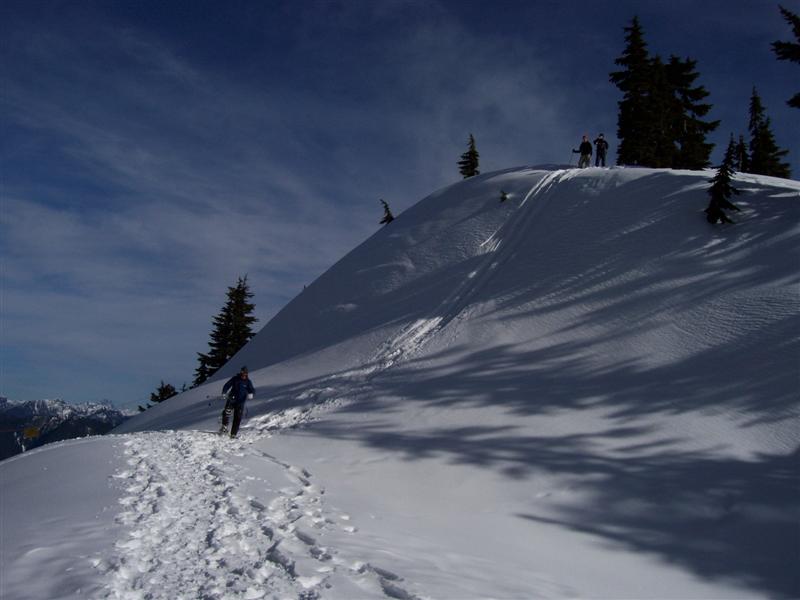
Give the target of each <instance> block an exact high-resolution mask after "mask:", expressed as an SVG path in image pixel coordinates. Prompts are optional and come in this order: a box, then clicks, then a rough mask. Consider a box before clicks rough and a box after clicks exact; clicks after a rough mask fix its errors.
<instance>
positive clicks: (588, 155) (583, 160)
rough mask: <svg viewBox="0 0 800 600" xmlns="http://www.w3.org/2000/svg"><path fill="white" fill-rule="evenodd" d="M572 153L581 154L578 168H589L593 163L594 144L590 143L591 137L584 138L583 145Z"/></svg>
mask: <svg viewBox="0 0 800 600" xmlns="http://www.w3.org/2000/svg"><path fill="white" fill-rule="evenodd" d="M572 152H573V153H575V154H578V153H580V155H581V157H580V158H579V159H578V168H579V169H583V168H586V167H588V166H589V165H590V164H591V163H592V144H591V142H590V141H589V136H588V135H585V136H583V140H582V141H581V145H580V146H578V149H577V150H575V149H574V148H573V149H572Z"/></svg>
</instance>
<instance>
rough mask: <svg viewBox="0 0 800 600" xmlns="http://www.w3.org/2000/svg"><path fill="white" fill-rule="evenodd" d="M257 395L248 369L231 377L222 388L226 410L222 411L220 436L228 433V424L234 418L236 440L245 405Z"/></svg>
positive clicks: (233, 428)
mask: <svg viewBox="0 0 800 600" xmlns="http://www.w3.org/2000/svg"><path fill="white" fill-rule="evenodd" d="M255 393H256V390H255V388H254V387H253V382H252V381H250V379H249V378H248V375H247V367H242V368H241V370H240V371H239V373H237V374H236V375H234V376H233V377H231V378H230V379H229V380H228V382H227V383H226V384H225V385H224V386H222V398H223V399H224V400H225V408H224V409H223V411H222V427H220V428H219V433H220V435H224V434H226V433H228V422H229V421H230V420H231V415H232V416H233V423H231V437H232V438H235V437H236V434H237V433H238V432H239V423H241V421H242V413H243V412H244V403H245V402H246V401H247V400H251V399H252V398H253V395H254V394H255Z"/></svg>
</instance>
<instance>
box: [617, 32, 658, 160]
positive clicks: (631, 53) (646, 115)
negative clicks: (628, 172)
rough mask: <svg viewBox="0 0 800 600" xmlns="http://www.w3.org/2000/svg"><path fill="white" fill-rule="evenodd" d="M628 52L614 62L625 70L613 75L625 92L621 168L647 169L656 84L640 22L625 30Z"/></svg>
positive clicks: (619, 131) (619, 126)
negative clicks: (652, 90) (651, 105)
mask: <svg viewBox="0 0 800 600" xmlns="http://www.w3.org/2000/svg"><path fill="white" fill-rule="evenodd" d="M624 31H625V34H626V35H625V42H626V46H625V50H624V51H623V53H622V56H620V57H619V58H617V59H616V60H615V61H614V62H615V64H616V65H617V66H619V67H621V69H620V70H619V71H614V72H612V73H611V74H610V75H609V78H610V79H611V82H612V83H613V84H614V85H616V86H617V87H618V88H619V90H620V91H621V92H622V95H623V96H622V100H620V101H619V102H618V106H619V113H618V116H617V137H618V138H619V140H620V143H619V146H618V147H617V164H620V165H643V164H646V163H647V162H648V160H649V157H648V156H647V152H648V147H647V143H648V142H647V140H648V138H649V137H650V136H649V135H648V133H649V129H650V127H651V121H650V118H651V114H650V111H649V108H648V104H649V98H650V85H651V81H652V61H651V59H650V55H649V52H648V50H647V44H646V43H645V41H644V34H643V32H642V27H641V25H640V24H639V18H638V17H633V21H632V22H631V25H630V26H628V27H625V28H624Z"/></svg>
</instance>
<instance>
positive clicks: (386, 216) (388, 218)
mask: <svg viewBox="0 0 800 600" xmlns="http://www.w3.org/2000/svg"><path fill="white" fill-rule="evenodd" d="M381 204H383V218H382V219H381V221H380V224H381V225H388V224H389V223H391V222H392V221H394V215H393V214H392V211H391V210H389V205H388V204H386V202H385V201H384V200H383V199H381Z"/></svg>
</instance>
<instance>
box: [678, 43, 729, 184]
mask: <svg viewBox="0 0 800 600" xmlns="http://www.w3.org/2000/svg"><path fill="white" fill-rule="evenodd" d="M696 66H697V61H695V60H692V59H690V58H686V59H685V60H681V59H680V58H678V57H676V56H672V57H671V58H670V61H669V63H668V64H667V65H666V72H667V79H668V81H669V84H670V88H671V89H670V94H671V95H672V96H673V101H674V116H673V123H672V125H673V131H672V134H673V138H674V142H675V143H676V144H677V148H676V150H675V154H674V160H673V164H672V167H673V168H676V169H698V170H699V169H704V168H705V167H707V166H709V165H710V164H711V161H710V157H711V151H712V150H713V149H714V144H711V143H708V142H707V141H706V136H707V135H708V134H710V133H711V132H713V131H714V130H715V129H716V128H717V127H719V121H705V120H703V117H705V116H706V115H707V114H708V113H709V111H710V110H711V108H712V105H711V104H709V103H707V102H704V100H705V99H706V98H707V97H708V96H709V92H708V91H707V90H706V89H705V87H703V86H702V85H696V84H695V80H696V79H697V78H698V76H699V73H698V72H697V71H696Z"/></svg>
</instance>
